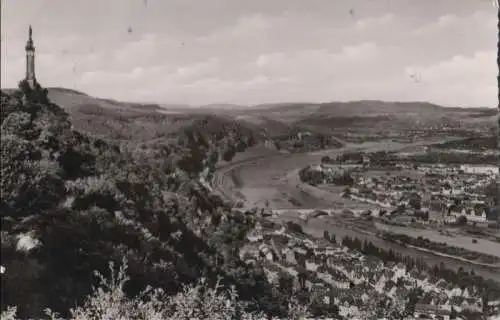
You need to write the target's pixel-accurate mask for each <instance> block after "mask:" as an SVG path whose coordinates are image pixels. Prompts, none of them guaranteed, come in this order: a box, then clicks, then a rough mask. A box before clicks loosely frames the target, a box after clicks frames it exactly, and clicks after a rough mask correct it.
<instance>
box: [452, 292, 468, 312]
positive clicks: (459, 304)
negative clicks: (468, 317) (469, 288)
mask: <svg viewBox="0 0 500 320" xmlns="http://www.w3.org/2000/svg"><path fill="white" fill-rule="evenodd" d="M464 301H465V298H464V297H460V296H454V297H452V298H451V299H450V305H451V306H452V307H453V309H455V310H457V312H461V311H462V310H463V309H464V307H465V306H466V304H465V303H464Z"/></svg>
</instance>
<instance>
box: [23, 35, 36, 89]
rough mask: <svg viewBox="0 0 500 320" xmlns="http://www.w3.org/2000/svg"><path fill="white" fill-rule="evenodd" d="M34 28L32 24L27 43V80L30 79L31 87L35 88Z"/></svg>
mask: <svg viewBox="0 0 500 320" xmlns="http://www.w3.org/2000/svg"><path fill="white" fill-rule="evenodd" d="M32 35H33V30H32V29H31V25H30V28H29V39H28V42H27V43H26V47H25V49H26V81H28V83H29V85H30V87H31V88H32V89H33V88H34V87H35V83H36V79H35V47H34V46H33V38H32Z"/></svg>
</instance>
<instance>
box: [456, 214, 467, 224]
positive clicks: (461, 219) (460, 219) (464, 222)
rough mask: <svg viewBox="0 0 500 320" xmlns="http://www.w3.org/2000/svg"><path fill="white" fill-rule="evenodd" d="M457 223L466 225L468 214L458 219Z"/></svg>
mask: <svg viewBox="0 0 500 320" xmlns="http://www.w3.org/2000/svg"><path fill="white" fill-rule="evenodd" d="M457 225H459V226H465V225H467V217H466V216H460V217H458V219H457Z"/></svg>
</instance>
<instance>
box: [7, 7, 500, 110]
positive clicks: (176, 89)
mask: <svg viewBox="0 0 500 320" xmlns="http://www.w3.org/2000/svg"><path fill="white" fill-rule="evenodd" d="M1 4H2V12H1V19H2V47H1V50H2V52H1V53H2V62H1V63H2V64H1V76H2V82H1V83H2V87H3V88H8V87H15V86H17V83H18V81H19V80H21V79H22V78H23V77H24V72H25V53H24V46H25V43H26V40H27V36H28V26H29V25H30V24H31V25H32V26H33V38H34V42H35V47H36V63H35V64H36V76H37V79H38V81H39V82H40V83H41V84H42V85H43V86H45V87H54V86H56V87H66V88H72V89H76V90H79V91H83V92H85V93H88V94H90V95H94V96H98V97H103V98H113V99H118V100H125V101H149V102H157V103H181V104H192V105H204V104H211V103H216V104H217V103H234V104H260V103H273V102H294V101H297V102H303V101H308V102H324V101H346V100H364V99H366V100H386V101H429V102H433V103H437V104H440V105H443V106H464V107H481V106H487V107H496V106H497V104H498V101H497V97H498V94H497V90H498V89H497V82H496V81H497V80H496V76H497V73H498V66H497V64H496V46H497V9H496V8H494V7H493V5H492V3H491V1H489V0H475V1H473V0H419V1H415V0H345V1H330V0H307V1H304V0H272V1H269V0H253V1H247V0H209V1H195V0H106V1H103V0H86V1H68V0H2V3H1Z"/></svg>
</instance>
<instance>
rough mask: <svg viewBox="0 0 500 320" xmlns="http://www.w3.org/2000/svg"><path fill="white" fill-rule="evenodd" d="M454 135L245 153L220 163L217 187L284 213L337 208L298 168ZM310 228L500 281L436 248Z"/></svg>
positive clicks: (498, 275) (315, 224)
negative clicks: (408, 141) (410, 141)
mask: <svg viewBox="0 0 500 320" xmlns="http://www.w3.org/2000/svg"><path fill="white" fill-rule="evenodd" d="M452 139H454V138H449V139H446V140H443V139H439V140H429V141H424V142H422V141H420V142H416V143H413V144H398V143H392V142H391V143H387V142H378V143H365V144H362V145H347V146H346V147H343V148H339V149H333V150H322V151H318V152H311V153H297V154H277V153H276V152H274V153H271V152H270V154H269V155H268V156H266V155H262V154H261V155H259V156H257V157H254V158H248V157H247V158H246V159H243V160H240V161H237V162H235V163H229V164H226V165H224V166H221V167H219V169H218V170H217V171H216V173H215V179H214V187H215V189H216V190H218V191H219V193H220V194H221V195H223V196H224V197H225V198H227V199H231V200H233V201H241V202H243V203H244V206H245V208H251V207H259V208H263V207H268V208H269V209H272V210H279V211H282V212H284V211H287V210H284V209H302V210H305V211H308V209H309V210H311V209H331V208H335V209H339V207H338V206H339V202H338V201H337V200H338V199H336V196H335V195H333V194H332V193H329V192H328V191H324V190H320V189H318V188H311V186H308V185H306V184H303V183H302V182H301V181H300V179H299V177H298V175H297V173H298V171H299V170H300V169H301V168H303V167H305V166H307V165H309V164H317V163H319V162H320V160H321V158H322V157H323V156H325V155H328V156H330V157H332V156H336V155H340V154H342V153H345V152H351V151H370V152H374V151H382V150H385V151H387V150H391V151H407V150H411V151H414V150H415V148H416V147H418V146H424V145H429V144H434V143H440V142H444V141H449V140H452ZM354 205H357V206H358V207H359V208H362V204H359V203H354ZM295 215H296V216H297V218H298V216H299V213H295ZM325 228H326V229H325ZM307 229H308V230H309V232H311V233H313V234H316V233H317V235H319V236H321V235H322V232H323V231H324V230H328V231H330V232H334V233H338V235H339V236H341V235H342V234H344V235H345V234H349V236H357V237H359V238H360V239H367V240H370V241H372V242H373V243H374V244H376V245H379V246H381V247H386V248H392V249H393V250H396V251H398V252H401V253H403V254H409V255H412V256H415V257H422V258H424V259H426V260H427V261H429V262H431V263H433V264H439V263H440V262H444V263H445V264H446V265H448V266H451V267H453V268H455V269H458V268H459V267H462V268H464V269H465V270H469V269H474V271H475V272H476V274H480V275H481V276H483V277H485V278H488V279H493V280H496V281H499V282H500V272H498V270H493V269H491V268H487V267H480V266H473V265H472V264H469V263H467V262H459V261H457V260H454V259H451V258H447V257H440V256H435V255H433V254H432V253H425V252H421V251H418V250H415V249H411V248H407V247H402V246H398V245H396V244H393V243H390V242H387V241H384V240H382V239H380V238H377V237H375V236H370V235H367V234H364V233H362V232H357V231H355V230H352V229H351V230H347V229H346V228H339V227H335V226H334V225H329V224H325V223H324V221H322V220H320V219H312V220H309V221H308V226H307Z"/></svg>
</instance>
